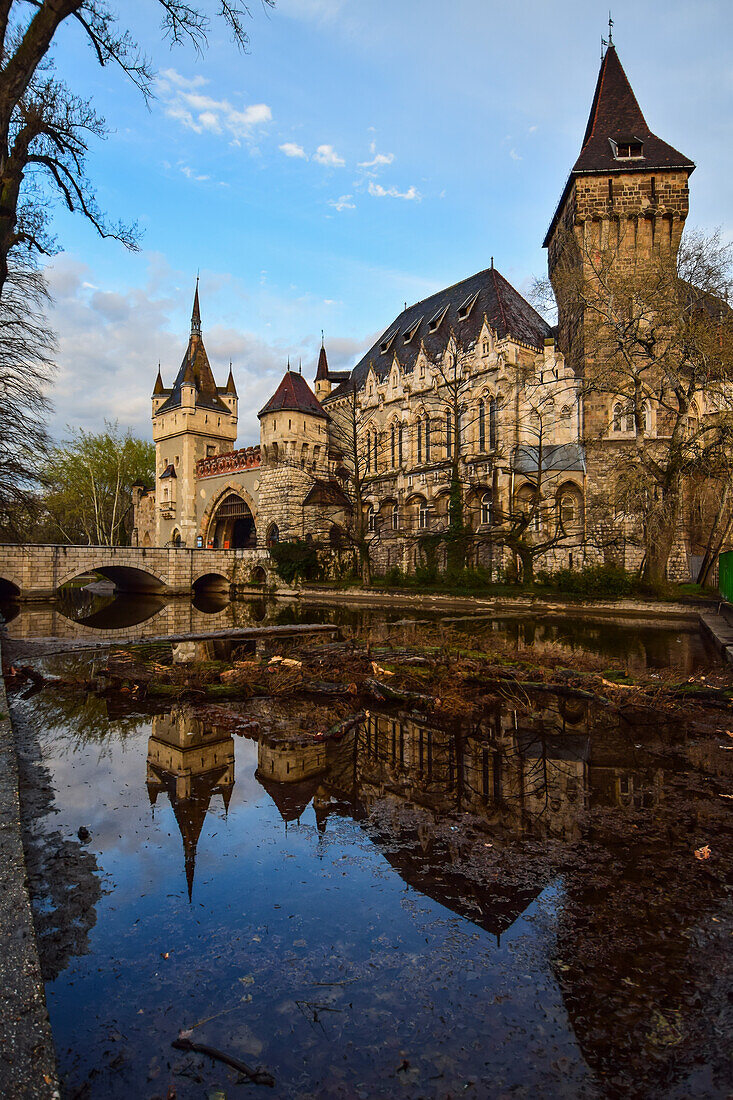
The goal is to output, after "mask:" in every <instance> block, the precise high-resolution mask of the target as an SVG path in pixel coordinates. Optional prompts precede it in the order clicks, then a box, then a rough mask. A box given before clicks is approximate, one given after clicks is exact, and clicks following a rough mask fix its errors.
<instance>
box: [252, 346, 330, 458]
mask: <svg viewBox="0 0 733 1100" xmlns="http://www.w3.org/2000/svg"><path fill="white" fill-rule="evenodd" d="M257 415H258V417H259V420H260V446H261V448H262V455H263V459H264V461H265V462H266V463H267V464H268V465H276V464H277V463H278V462H282V461H286V462H288V463H290V464H291V465H295V466H300V467H302V468H304V467H306V466H307V467H309V468H315V467H322V466H324V465H325V463H326V461H327V447H328V436H327V421H328V416H327V414H326V412H325V410H324V409H323V407H322V405H321V403H320V401H319V400H318V398H317V397H316V396H315V394H314V393H313V391H312V390H311V388H310V386H309V385H308V383H307V382H306V380H305V378H303V376H302V374H296V373H295V371H292V370H290V365H288V369H287V370H286V372H285V374H284V375H283V379H282V381H281V382H280V385H279V386H278V387H277V389H276V390H275V393H274V394H273V395H272V397H271V398H270V400H269V401H268V402H267V404H266V405H265V406H264V407H263V408H262V409H260V411H259V412H258V414H257Z"/></svg>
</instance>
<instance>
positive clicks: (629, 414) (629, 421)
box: [626, 404, 636, 432]
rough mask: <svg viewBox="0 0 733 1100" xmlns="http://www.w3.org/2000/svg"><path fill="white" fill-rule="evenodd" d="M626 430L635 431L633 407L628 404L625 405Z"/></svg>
mask: <svg viewBox="0 0 733 1100" xmlns="http://www.w3.org/2000/svg"><path fill="white" fill-rule="evenodd" d="M626 431H627V432H635V431H636V419H635V417H634V409H633V406H632V405H630V404H629V405H627V407H626Z"/></svg>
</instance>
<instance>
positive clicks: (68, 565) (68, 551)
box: [0, 543, 274, 600]
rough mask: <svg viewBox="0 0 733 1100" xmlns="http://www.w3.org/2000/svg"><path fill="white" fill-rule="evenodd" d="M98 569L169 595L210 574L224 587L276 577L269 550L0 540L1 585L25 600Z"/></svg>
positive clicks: (133, 586)
mask: <svg viewBox="0 0 733 1100" xmlns="http://www.w3.org/2000/svg"><path fill="white" fill-rule="evenodd" d="M255 571H257V573H256V576H253V574H255ZM92 572H97V573H101V574H102V576H105V577H108V578H109V579H110V580H112V581H113V582H114V583H115V584H116V585H117V586H118V588H120V589H123V590H128V591H147V592H150V591H159V592H162V593H167V594H169V595H173V594H184V593H189V592H191V591H192V589H193V588H194V586H195V585H196V584H197V582H202V581H203V579H204V578H219V582H220V584H221V586H225V585H232V584H234V585H244V584H248V583H250V582H252V581H253V580H259V581H260V582H261V583H262V582H263V583H269V582H271V581H272V580H273V579H274V574H273V570H272V562H271V560H270V556H269V554H268V552H267V550H257V549H253V550H204V549H201V550H195V549H190V548H188V547H185V546H177V547H173V546H171V547H168V546H166V547H138V546H64V545H60V546H50V545H35V544H25V545H15V544H9V543H6V544H4V545H0V589H2V588H4V589H5V590H6V592H10V593H12V594H14V595H17V597H18V598H19V599H22V600H43V599H49V598H52V597H53V596H54V595H55V594H56V592H57V590H58V589H59V588H61V587H62V586H63V585H64V584H67V583H68V582H69V581H72V580H73V579H74V578H75V577H78V576H80V575H81V574H83V573H92Z"/></svg>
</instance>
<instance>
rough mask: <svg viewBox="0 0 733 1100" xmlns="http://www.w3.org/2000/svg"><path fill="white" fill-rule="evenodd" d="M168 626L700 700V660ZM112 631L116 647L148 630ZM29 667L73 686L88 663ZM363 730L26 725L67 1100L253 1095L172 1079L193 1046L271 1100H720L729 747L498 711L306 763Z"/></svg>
mask: <svg viewBox="0 0 733 1100" xmlns="http://www.w3.org/2000/svg"><path fill="white" fill-rule="evenodd" d="M133 602H134V601H133ZM183 604H184V606H183V611H182V612H181V611H176V614H187V615H189V617H192V618H193V617H195V616H204V615H207V614H208V615H209V616H210V618H211V619H212V620H216V618H217V616H222V615H229V616H230V617H231V618H235V619H238V620H239V621H242V620H243V619H244V620H246V621H247V622H256V621H265V622H284V621H293V620H303V619H305V620H310V621H314V620H318V621H339V622H341V623H342V624H343V626H344V629H345V630H347V631H348V630H353V629H358V630H359V631H361V632H363V633H365V634H366V635H368V636H370V637H373V638H374V639H375V640H379V639H384V638H385V637H388V638H390V639H392V640H395V641H397V642H398V643H402V642H404V641H410V640H411V641H420V640H422V641H425V639H430V640H435V637H436V636H437V637H445V636H446V632H447V631H449V630H450V631H453V632H455V633H453V634H452V635H451V636H452V637H453V640H454V641H455V640H456V639H458V640H459V642H461V644H462V641H463V639H465V641H466V645H467V646H469V645H470V642H471V633H472V631H473V632H477V633H478V634H479V635H480V634H481V633H482V632H489V631H490V632H491V633H492V637H493V636H494V635H496V637H498V638H499V639H500V640H502V641H503V642H505V643H506V644H507V645H508V646H509V647H512V646H514V647H516V650H517V652H518V653H521V654H522V655H525V656H526V653H527V651H530V652H531V650H532V648H533V647H534V649H537V648H538V647H545V649H547V647H550V649H551V650H552V652H557V653H560V654H566V653H567V654H573V653H574V654H575V655H576V656H580V655H585V656H588V655H593V654H596V655H600V656H601V657H602V658H606V657H608V658H609V660H612V661H618V662H619V663H624V664H626V663H628V664H631V665H634V664H636V665H637V666H638V667H647V668H651V667H653V668H660V669H661V668H671V669H672V670H677V671H678V672H680V673H683V672H684V674H685V675H687V674H688V673H689V672H690V670H693V669H697V670H698V673H699V672H700V671H701V670H702V669H703V666H704V667H705V670H706V671H708V673H709V674H711V673H712V674H716V675H717V674H718V672H717V669H718V668H719V666H717V665H715V664H714V663H713V658H712V655H711V654H710V653H709V651H708V650H707V649H706V647H705V645H704V643H703V642H702V640H701V639H700V637H699V635H698V634H697V633H696V632H694V631H692V630H687V631H682V632H680V631H679V630H673V629H670V628H661V629H655V628H653V627H651V626H637V625H636V624H632V625H630V626H621V625H613V624H607V623H603V624H598V623H596V624H593V623H587V622H570V621H569V620H559V619H549V618H548V619H546V620H544V621H528V620H519V619H514V620H510V619H498V620H483V621H481V622H476V623H473V624H471V623H468V624H467V623H465V622H456V623H453V624H452V625H451V626H450V627H447V626H446V625H445V624H444V623H441V622H438V621H436V617H435V616H422V615H421V619H428V620H429V622H428V624H427V625H425V626H417V625H415V624H414V623H412V624H410V623H408V624H406V625H405V624H403V625H400V620H404V619H405V618H406V614H405V612H404V611H402V610H400V611H390V612H383V611H375V610H371V611H367V612H365V611H361V610H358V611H354V610H348V609H344V608H328V607H321V608H312V607H309V606H307V605H304V604H290V605H287V604H283V603H279V602H278V603H275V602H271V603H269V604H266V603H264V602H263V601H255V602H250V603H247V604H240V605H230V606H228V607H224V608H220V609H219V610H218V611H217V610H214V611H210V612H208V613H207V612H205V611H202V610H201V609H200V608H196V607H194V606H193V605H190V604H188V603H187V602H185V601H184V602H183ZM107 607H108V608H110V607H112V609H113V615H114V616H115V619H114V621H116V622H120V616H122V618H123V619H125V625H124V626H122V627H120V628H119V629H120V632H121V635H122V636H123V637H124V634H125V631H126V630H127V629H129V620H130V619H131V618H132V617H134V615H135V614H137V611H135V610H134V609H133V608H129V607H128V609H127V612H126V613H125V614H123V610H124V609H121V608H120V607H119V605H118V606H117V607H116V608H115V607H114V606H113V604H112V603H109V604H107ZM67 610H69V608H68V607H67ZM138 610H139V606H138ZM100 611H102V612H103V611H104V607H101V608H100V607H99V606H97V605H95V604H85V605H84V607H82V609H81V612H80V618H83V619H85V620H86V621H85V623H82V624H81V628H80V629H81V631H82V633H81V636H82V637H86V636H87V635H86V633H85V632H86V631H87V630H89V629H96V630H100V631H108V630H110V629H111V628H110V626H109V621H108V620H107V621H105V620H104V618H102V620H100V619H99V618H97V619H96V622H97V624H98V625H97V626H96V627H93V628H90V627H89V617H90V616H98V615H99V613H100ZM164 611H165V609H158V611H157V612H154V613H153V614H154V615H159V614H160V613H161V612H164ZM46 613H47V612H46V611H45V610H44V609H38V615H39V617H38V618H37V619H36V622H37V623H38V622H42V621H43V620H42V616H43V615H44V614H46ZM53 613H54V614H55V615H56V616H59V615H60V614H61V613H60V611H59V609H58V608H55V609H54V611H53ZM438 618H439V617H438ZM59 621H60V620H59ZM66 621H67V622H69V623H72V626H71V627H69V630H71V629H72V628H73V626H74V624H73V622H72V620H70V619H66ZM14 624H15V625H16V629H17V624H18V617H16V619H15V620H14V621H13V622H11V623H10V625H9V632H10V633H11V634H12V631H13V626H14ZM27 628H28V624H27V623H26V626H25V627H24V630H27ZM64 629H66V628H64ZM436 632H437V635H436ZM62 636H63V635H62ZM41 648H43V647H41ZM230 649H231V646H230V644H229V643H226V642H216V643H211V642H204V643H199V644H198V647H197V655H198V656H199V657H210V658H220V659H226V658H227V657H229V656H230ZM156 653H158V654H159V659H162V660H168V659H169V658H168V657H167V656H166V653H169V647H168V648H166V647H158V649H156ZM36 660H37V662H38V664H39V665H40V666H41V667H42V668H44V669H45V671H47V672H49V673H51V674H56V675H68V674H69V673H76V674H83V673H86V672H88V671H89V670H90V668H91V667H92V666H93V665H94V663H95V662H98V661H99V657H98V655H90V654H89V653H62V654H57V655H55V656H46V657H42V658H36ZM355 709H356V704H353V705H352V704H349V703H344V702H342V701H338V702H336V703H333V704H329V705H328V706H324V705H321V704H319V703H313V702H311V701H308V700H305V699H297V698H296V699H293V698H288V697H279V698H278V697H270V698H253V699H250V700H247V701H237V702H230V703H227V704H226V705H212V704H208V705H199V706H192V705H190V704H185V703H179V704H176V705H174V706H171V705H168V704H164V703H155V702H153V701H150V702H148V703H145V702H137V703H136V702H135V701H134V700H132V699H131V697H130V696H129V694H127V695H125V694H118V695H116V696H114V697H106V698H105V697H98V696H96V695H93V694H85V693H84V692H80V691H78V690H75V691H74V690H68V691H53V690H50V689H44V690H43V691H41V692H36V693H35V694H32V693H29V692H25V695H16V696H15V698H14V699H13V701H12V711H13V720H14V725H15V727H16V729H17V731H18V733H19V737H20V744H21V760H22V784H23V788H24V790H23V802H24V818H25V826H26V831H27V838H28V862H29V877H30V883H31V890H32V895H33V904H34V912H35V919H36V927H37V934H38V939H39V947H40V952H41V958H42V965H43V970H44V977H45V978H46V982H47V985H46V991H47V1000H48V1007H49V1013H50V1016H51V1022H52V1027H53V1032H54V1037H55V1041H56V1045H57V1050H58V1055H59V1067H60V1072H61V1075H62V1080H63V1087H64V1092H65V1095H66V1096H68V1097H82V1096H83V1097H91V1098H97V1097H99V1098H107V1097H111V1098H116V1097H125V1098H128V1097H131V1096H134V1097H146V1098H151V1100H152V1098H153V1097H155V1096H159V1097H165V1096H167V1095H168V1092H169V1089H171V1088H173V1089H174V1090H175V1095H176V1096H177V1097H178V1098H188V1097H191V1098H193V1097H206V1096H209V1095H212V1094H214V1093H215V1092H216V1090H223V1091H224V1092H225V1093H226V1095H227V1096H230V1097H231V1096H233V1095H236V1094H237V1093H238V1091H239V1090H240V1089H241V1088H242V1087H246V1088H250V1087H253V1086H249V1085H245V1086H241V1085H238V1084H237V1083H236V1073H235V1072H234V1071H232V1070H230V1069H227V1068H226V1067H225V1066H223V1065H222V1064H221V1063H218V1062H215V1061H212V1060H211V1059H209V1058H208V1057H205V1056H203V1055H200V1054H195V1053H181V1052H178V1051H176V1050H174V1049H172V1047H171V1043H172V1041H173V1040H174V1039H175V1038H176V1036H177V1035H178V1034H179V1032H180V1031H181V1030H185V1031H192V1035H191V1038H192V1039H193V1040H194V1041H198V1042H201V1043H205V1044H208V1045H211V1046H213V1047H216V1048H218V1049H220V1050H223V1051H226V1052H227V1053H229V1054H232V1055H234V1056H235V1057H237V1058H240V1059H243V1060H244V1061H246V1062H247V1063H248V1064H249V1065H251V1066H257V1065H261V1066H263V1067H265V1068H266V1069H267V1070H268V1071H269V1072H270V1073H272V1074H273V1076H274V1077H275V1079H276V1085H275V1088H274V1090H273V1094H274V1095H275V1096H281V1097H287V1098H290V1097H294V1098H300V1097H303V1098H306V1097H313V1096H318V1097H339V1098H352V1097H392V1096H394V1095H396V1094H397V1095H404V1096H406V1097H435V1098H441V1100H448V1098H449V1097H455V1096H457V1095H467V1096H476V1097H486V1096H492V1097H493V1096H497V1097H503V1096H512V1097H515V1096H529V1095H531V1094H534V1095H541V1096H543V1097H595V1096H599V1097H600V1096H621V1095H623V1096H644V1097H646V1096H654V1097H656V1096H659V1097H662V1096H664V1097H668V1096H671V1097H680V1098H681V1097H687V1096H690V1095H695V1096H698V1097H706V1096H709V1097H715V1098H717V1097H721V1098H722V1097H726V1096H728V1095H729V1093H730V1090H731V1088H732V1087H733V1074H732V1073H731V1067H730V1062H729V1059H728V1051H729V1049H730V1042H729V1039H730V1035H731V1019H730V1004H729V998H728V991H729V987H730V959H729V943H730V934H731V932H732V931H733V922H732V921H731V907H730V901H729V895H728V894H727V892H726V877H727V876H730V874H731V870H732V869H733V868H732V867H731V853H733V845H732V844H731V840H732V839H733V837H732V836H731V833H732V832H733V829H732V828H731V810H730V806H729V804H728V802H726V801H725V800H724V799H723V798H721V795H723V794H726V793H733V761H731V757H733V753H728V752H726V751H724V750H721V749H720V748H719V745H720V742H721V741H726V734H725V724H726V722H727V718H726V717H725V715H724V714H722V713H721V714H720V716H718V714H716V713H715V712H713V713H712V715H711V716H710V717H709V718H708V719H706V721H703V720H702V715H701V716H700V721H691V720H690V718H689V717H688V716H683V715H682V714H681V713H680V714H672V715H670V716H669V717H668V718H665V717H664V716H663V715H662V716H660V715H659V714H658V713H656V712H648V711H643V710H638V709H637V710H635V709H633V708H625V709H623V708H622V710H621V711H616V710H614V709H613V708H611V709H609V708H607V707H600V706H596V705H595V704H591V703H589V702H588V701H585V700H578V699H568V698H557V697H554V696H552V695H543V696H540V697H535V698H532V697H528V696H527V695H526V694H525V693H523V692H522V693H520V694H517V695H513V694H512V693H511V691H508V692H506V693H505V694H504V697H503V698H496V699H489V700H487V702H486V704H485V705H484V706H483V708H482V709H479V710H477V711H475V712H474V713H473V714H472V715H471V717H470V719H454V720H442V721H441V720H437V719H436V718H435V717H433V716H427V715H420V714H419V713H408V712H407V711H405V710H404V708H400V707H392V708H389V707H386V708H383V709H381V710H371V711H370V712H369V715H368V717H367V718H366V719H365V720H363V721H362V722H361V723H359V724H357V725H356V726H355V727H354V728H350V729H347V730H346V732H345V733H344V735H343V736H342V737H341V738H340V739H339V740H334V741H326V742H323V741H314V740H313V738H312V734H313V733H314V732H316V731H325V730H327V729H329V728H330V727H332V726H333V724H334V722H335V721H338V720H339V719H341V718H343V717H345V716H348V714H349V713H352V712H353V711H354V710H355ZM719 723H722V724H719ZM732 743H733V742H732ZM80 826H84V827H85V828H87V829H88V830H89V831H90V833H91V837H90V839H89V840H88V842H81V841H80V840H79V839H78V837H77V832H78V829H79V828H80ZM703 844H708V845H710V847H711V849H712V852H713V855H712V857H711V859H710V860H709V861H707V862H706V863H702V862H701V861H698V860H696V859H695V856H694V851H695V849H696V848H699V847H700V846H701V845H703Z"/></svg>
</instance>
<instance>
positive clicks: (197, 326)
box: [191, 275, 201, 336]
mask: <svg viewBox="0 0 733 1100" xmlns="http://www.w3.org/2000/svg"><path fill="white" fill-rule="evenodd" d="M191 335H192V336H200V335H201V310H200V308H199V277H198V275H197V276H196V293H195V294H194V296H193V310H192V312H191Z"/></svg>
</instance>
